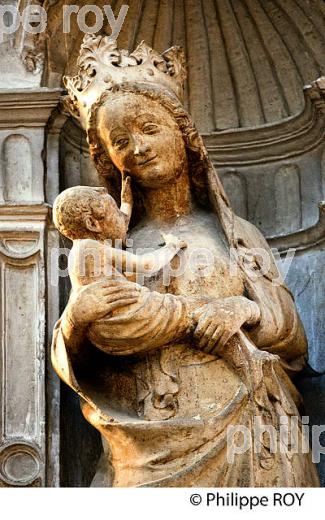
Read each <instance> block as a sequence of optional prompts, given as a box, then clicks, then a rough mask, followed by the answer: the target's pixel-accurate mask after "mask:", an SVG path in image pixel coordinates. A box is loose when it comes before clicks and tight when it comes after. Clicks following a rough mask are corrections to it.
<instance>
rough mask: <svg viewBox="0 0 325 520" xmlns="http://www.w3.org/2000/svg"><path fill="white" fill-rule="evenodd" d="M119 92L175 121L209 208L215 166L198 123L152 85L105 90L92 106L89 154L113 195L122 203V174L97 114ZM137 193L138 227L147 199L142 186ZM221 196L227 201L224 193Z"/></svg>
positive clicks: (194, 182) (195, 186)
mask: <svg viewBox="0 0 325 520" xmlns="http://www.w3.org/2000/svg"><path fill="white" fill-rule="evenodd" d="M117 92H123V93H126V92H130V93H133V94H138V95H141V96H145V97H148V98H150V99H152V100H154V101H158V102H159V103H160V104H161V105H162V106H163V107H164V108H165V109H166V110H167V111H168V112H169V113H170V114H171V115H172V116H173V117H174V119H175V121H176V123H177V125H178V127H179V129H180V131H181V133H182V136H183V139H184V143H185V147H186V152H187V158H188V164H189V176H190V182H191V190H192V193H193V195H194V197H195V199H196V201H197V202H198V203H199V204H200V205H204V206H208V205H209V194H208V193H209V190H208V181H207V177H208V171H209V169H211V168H213V166H212V165H211V162H210V160H209V158H208V155H207V152H206V149H205V146H204V144H203V141H202V138H201V136H200V135H199V133H198V131H197V129H196V127H195V124H194V122H193V121H192V120H191V118H190V116H189V114H188V113H187V112H186V110H185V109H184V107H183V106H182V105H181V104H180V102H179V101H177V100H176V99H175V98H174V97H173V96H171V95H170V94H169V93H168V91H161V90H157V89H155V88H153V87H150V86H149V85H148V84H142V83H136V84H135V83H132V84H130V83H124V84H120V85H113V86H111V87H109V88H108V89H107V90H105V92H103V94H102V95H101V96H100V98H99V99H98V100H97V102H96V103H94V104H93V105H92V109H91V114H90V117H89V120H88V128H87V139H88V144H89V151H90V155H91V157H92V158H93V160H94V163H95V166H96V169H97V171H98V174H99V176H100V177H101V180H103V181H104V182H105V184H106V186H107V188H108V190H109V192H110V193H111V195H112V196H113V197H114V198H115V199H116V201H117V202H118V203H119V199H120V186H121V175H119V174H118V170H117V168H116V167H115V165H114V164H113V162H112V161H111V159H110V157H109V155H108V153H107V151H106V150H105V149H104V147H103V145H102V143H101V140H100V137H99V135H98V129H97V114H98V110H99V108H100V107H101V106H102V105H103V104H104V103H105V102H106V101H107V100H109V98H110V97H111V96H112V94H114V93H117ZM133 191H134V192H135V193H134V195H135V196H134V201H135V208H134V214H135V218H134V219H132V221H133V224H134V223H135V221H137V220H138V219H139V217H140V214H141V213H143V202H142V200H143V197H142V194H141V189H140V187H139V186H133ZM221 196H222V197H225V196H224V193H223V192H222V193H221Z"/></svg>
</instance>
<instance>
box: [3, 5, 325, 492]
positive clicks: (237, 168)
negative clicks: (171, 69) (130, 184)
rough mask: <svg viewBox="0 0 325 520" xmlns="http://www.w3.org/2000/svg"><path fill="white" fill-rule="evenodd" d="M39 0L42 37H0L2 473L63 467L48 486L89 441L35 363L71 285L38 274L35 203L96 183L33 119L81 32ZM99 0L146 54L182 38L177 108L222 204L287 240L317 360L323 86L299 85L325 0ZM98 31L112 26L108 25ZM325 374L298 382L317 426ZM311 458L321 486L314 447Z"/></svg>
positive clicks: (321, 34)
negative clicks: (205, 154) (210, 167)
mask: <svg viewBox="0 0 325 520" xmlns="http://www.w3.org/2000/svg"><path fill="white" fill-rule="evenodd" d="M11 3H14V2H11ZM28 3H31V2H30V0H24V1H22V2H20V7H21V8H24V7H25V6H26V5H27V4H28ZM32 3H37V2H35V1H33V2H32ZM40 3H41V4H42V5H43V6H44V7H45V8H46V9H47V11H48V28H47V32H46V34H44V35H43V36H44V38H43V37H39V38H38V37H30V35H27V34H25V33H24V32H23V31H22V30H20V31H18V32H17V33H16V34H15V35H13V36H8V37H7V38H6V39H5V41H4V43H3V44H2V45H1V46H0V70H1V78H0V82H1V87H0V88H1V89H3V88H5V89H7V90H6V91H0V242H1V246H0V247H1V249H0V266H1V270H0V287H1V293H0V306H1V312H0V315H1V316H5V317H6V316H8V317H10V326H8V321H4V319H5V318H2V322H1V326H0V327H1V328H0V334H1V335H0V346H1V350H0V366H1V370H2V377H1V380H2V386H1V390H0V403H1V407H2V408H1V410H2V414H1V416H0V424H1V429H0V435H1V438H0V480H1V484H0V485H6V486H7V485H10V486H11V485H45V484H46V483H47V484H48V485H59V473H60V471H61V485H70V486H81V485H88V484H89V482H90V481H91V478H92V475H93V473H94V471H95V462H96V459H97V458H98V454H99V451H100V441H99V437H98V436H97V434H96V433H95V432H94V430H93V429H91V427H90V426H88V424H87V423H86V422H85V421H84V419H83V417H82V416H81V413H80V410H79V404H78V401H77V399H76V397H75V396H74V395H73V394H72V393H71V392H70V391H69V389H68V388H66V387H64V388H62V392H61V393H60V387H59V384H58V381H57V379H56V376H55V375H54V374H53V371H52V369H51V368H50V367H49V366H48V365H47V358H46V356H47V354H46V352H47V347H46V345H47V342H48V341H49V340H50V334H51V330H52V327H53V324H54V322H55V320H56V319H57V317H58V314H59V299H60V297H61V304H62V305H64V299H65V298H66V296H67V291H68V288H67V287H65V285H64V282H63V283H61V285H60V287H59V286H58V285H55V284H54V285H53V284H52V285H51V283H50V278H51V274H52V273H51V265H50V255H49V254H47V253H48V252H50V251H51V250H52V248H55V247H58V237H57V234H56V232H55V230H54V229H53V227H51V225H50V224H49V221H48V220H47V214H48V213H47V212H48V208H47V206H46V204H45V203H44V201H47V202H48V203H49V204H51V203H52V202H53V200H54V197H55V196H56V194H57V193H58V191H59V190H62V189H63V188H65V187H68V186H72V185H75V184H79V183H81V184H93V185H96V184H98V178H97V174H96V170H95V169H94V166H93V165H92V163H91V161H90V159H89V154H88V148H87V144H86V142H85V138H84V135H83V134H82V132H81V131H80V129H79V128H78V127H76V126H75V124H74V123H72V121H71V120H68V121H67V122H66V123H65V117H64V116H63V115H62V114H60V113H59V112H54V114H53V115H52V117H51V120H50V121H49V123H48V125H47V127H46V132H45V124H46V121H47V120H48V117H49V115H50V112H51V110H52V109H53V107H54V106H55V105H56V103H57V99H58V96H59V93H58V92H55V93H54V92H52V93H51V91H49V90H48V89H47V88H46V87H51V88H52V87H60V86H61V80H62V75H63V74H64V73H66V74H73V73H74V71H75V63H76V58H77V54H78V51H79V47H80V43H81V41H82V38H83V34H82V33H81V32H80V31H79V29H78V27H77V24H76V17H75V16H74V15H73V16H72V17H71V32H70V33H69V34H63V32H62V7H63V4H65V5H67V4H78V5H79V6H80V7H82V6H83V5H84V4H87V3H88V2H87V1H86V0H79V1H78V2H76V1H75V0H68V1H66V0H65V1H63V0H57V1H56V0H45V1H44V2H43V1H41V2H40ZM94 3H95V4H96V5H98V6H102V5H104V4H107V1H105V0H97V1H96V2H94ZM109 3H110V5H112V8H113V10H114V12H115V13H117V12H118V11H119V9H120V6H121V5H122V4H123V3H128V4H129V12H128V14H127V16H126V20H125V22H124V24H123V27H122V30H121V33H120V36H119V44H120V46H121V47H125V48H129V49H131V48H134V46H135V45H136V44H137V43H139V42H140V41H141V40H142V39H144V40H146V42H147V43H148V44H150V45H151V46H153V47H154V48H156V49H157V50H158V51H163V50H165V49H166V48H168V47H169V46H170V45H171V44H179V45H182V46H183V47H184V48H185V51H186V55H187V62H188V72H189V77H188V82H187V88H186V105H187V107H188V109H189V111H190V112H191V114H192V115H193V117H194V119H195V121H196V122H197V124H198V127H199V130H200V131H201V132H203V133H204V139H205V142H206V144H207V147H208V150H209V153H210V155H211V157H212V159H213V161H214V163H215V164H216V166H217V168H218V171H219V173H220V176H221V178H222V181H223V183H224V186H225V188H226V191H227V192H228V194H229V196H230V199H231V201H232V204H233V206H234V207H235V209H236V211H237V212H238V214H239V215H241V216H243V217H245V218H248V219H249V220H251V221H252V222H254V223H255V224H256V225H257V226H258V227H260V229H261V230H262V231H263V232H264V234H265V235H266V236H267V237H268V238H269V240H270V243H271V245H272V247H276V248H277V249H278V250H279V251H280V252H281V254H282V255H283V256H282V258H285V255H286V251H287V250H288V248H290V247H294V248H295V249H296V250H297V252H296V254H295V257H294V259H293V262H292V264H291V266H290V269H289V272H288V276H287V282H288V284H289V286H290V288H291V289H292V291H293V292H294V294H295V297H296V299H297V303H298V308H299V311H300V314H301V316H302V319H303V321H304V325H305V328H306V331H307V334H308V339H309V348H310V364H311V366H312V367H313V368H314V369H315V370H317V371H323V370H324V369H325V356H324V349H323V344H324V334H325V330H324V318H323V317H324V312H325V301H324V282H323V280H324V208H323V206H321V207H320V209H319V203H320V201H322V200H323V199H324V198H325V145H324V128H325V116H324V108H323V107H324V100H323V97H324V95H323V94H322V93H321V91H320V90H321V89H316V90H315V89H314V90H313V91H310V95H309V94H305V95H304V91H303V87H304V85H306V84H310V83H311V82H312V81H314V80H315V79H316V78H318V77H319V76H321V75H324V74H325V31H324V28H325V7H324V2H323V1H322V0H287V1H285V2H280V1H279V0H241V1H240V2H238V1H237V0H218V1H213V0H204V1H203V2H198V1H196V0H134V1H133V0H132V2H124V1H123V0H114V1H113V2H109ZM17 4H18V2H17ZM104 31H106V32H107V33H108V34H109V33H110V29H109V27H108V26H107V25H106V26H105V27H104ZM44 59H45V62H44V63H43V60H44ZM39 85H43V87H42V89H40V90H39V89H38V87H39ZM18 87H23V90H22V91H17V88H18ZM26 87H29V88H31V90H29V91H27V90H25V89H26ZM12 89H16V91H15V92H13V90H12ZM44 133H45V134H46V135H45V140H44ZM17 150H19V151H20V152H19V153H17ZM42 151H43V153H42ZM44 151H46V154H45V153H44ZM45 159H46V161H45V163H44V160H45ZM44 165H45V166H46V168H44ZM45 267H47V269H46V268H45ZM27 287H28V290H27ZM45 287H47V291H46V293H45V292H44V290H45V289H44V288H45ZM17 291H18V292H17ZM59 293H60V294H61V296H60V294H59ZM13 294H14V295H15V296H14V299H13ZM17 294H19V297H18V296H17ZM19 307H21V308H19ZM33 320H34V327H33V326H32V323H31V322H32V321H33ZM45 323H46V327H45V328H44V324H45ZM24 327H25V328H24ZM22 330H23V331H24V334H21V331H22ZM44 334H46V336H44ZM47 334H48V336H47ZM17 374H19V376H17ZM324 379H325V377H324V376H323V377H322V378H321V377H318V378H317V377H313V378H310V377H308V378H307V379H304V380H303V381H301V388H302V391H303V393H304V398H305V406H306V410H305V413H306V415H310V417H311V421H312V423H313V424H323V423H324V417H325V409H324V405H323V404H322V403H324V402H325V400H324V399H323V397H325V381H324ZM8 396H12V398H11V400H10V402H9V401H8ZM10 403H11V404H10ZM46 403H47V406H45V404H46ZM46 408H47V410H46ZM60 413H61V417H62V421H60ZM63 418H64V419H63ZM37 421H38V423H37V424H36V422H37ZM26 424H27V426H26ZM60 424H61V426H60ZM44 425H46V428H45V426H44ZM80 431H82V433H83V435H80ZM320 470H321V479H322V483H323V485H325V461H324V458H323V459H322V461H321V464H320Z"/></svg>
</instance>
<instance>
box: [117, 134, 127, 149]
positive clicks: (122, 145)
mask: <svg viewBox="0 0 325 520" xmlns="http://www.w3.org/2000/svg"><path fill="white" fill-rule="evenodd" d="M128 143H129V140H128V138H127V137H120V138H119V139H116V140H115V141H114V146H116V147H117V148H119V149H120V150H121V149H122V148H125V147H126V146H127V145H128Z"/></svg>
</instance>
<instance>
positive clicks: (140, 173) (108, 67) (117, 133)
mask: <svg viewBox="0 0 325 520" xmlns="http://www.w3.org/2000/svg"><path fill="white" fill-rule="evenodd" d="M78 66H79V74H78V75H77V76H75V77H72V78H65V84H66V86H67V89H68V93H69V97H68V103H69V106H70V111H71V112H72V113H73V115H74V116H75V117H76V118H77V119H79V122H80V124H81V125H82V126H83V128H84V129H85V130H86V132H87V137H88V143H89V148H90V154H91V156H92V157H93V159H94V161H95V165H96V168H97V170H98V172H99V174H100V175H101V176H102V177H104V178H105V181H106V185H107V186H108V189H109V191H110V192H111V193H112V194H113V196H114V197H115V198H118V194H119V187H120V179H121V175H120V174H119V172H127V173H128V174H129V175H130V176H131V177H132V178H133V183H132V186H133V188H135V189H137V188H138V189H139V190H140V191H141V189H147V188H159V187H160V186H162V185H163V184H166V183H170V182H172V181H174V180H175V179H177V176H178V175H179V174H180V172H181V171H183V170H184V164H186V166H187V167H188V171H189V178H190V182H191V188H192V192H193V195H194V197H195V199H196V200H197V201H198V202H201V203H204V204H206V203H207V199H208V196H207V194H208V189H207V171H208V169H209V168H211V163H210V162H209V160H208V156H207V153H206V150H205V147H204V145H203V142H202V139H201V137H200V136H199V134H198V132H197V130H196V127H195V125H194V123H193V121H192V120H191V118H190V116H189V114H188V113H187V112H186V110H185V109H184V107H183V104H182V98H183V90H184V81H185V77H186V74H185V59H184V55H183V51H182V50H181V49H180V48H179V47H173V48H171V49H169V50H168V51H166V52H164V53H163V54H161V55H160V54H158V53H157V52H155V51H154V50H153V49H151V48H149V47H148V46H147V45H146V44H145V43H143V42H142V43H141V44H140V45H139V46H138V47H137V49H136V50H135V51H134V52H133V53H131V54H129V53H128V52H127V51H120V50H118V49H117V45H116V42H115V41H112V40H110V39H109V38H108V37H106V36H90V35H86V36H85V39H84V42H83V45H82V47H81V51H80V56H79V60H78ZM136 199H137V198H136V197H135V201H136Z"/></svg>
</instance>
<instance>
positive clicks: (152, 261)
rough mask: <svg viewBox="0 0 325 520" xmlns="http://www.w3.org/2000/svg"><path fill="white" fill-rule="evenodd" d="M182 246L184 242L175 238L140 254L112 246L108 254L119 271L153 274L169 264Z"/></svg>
mask: <svg viewBox="0 0 325 520" xmlns="http://www.w3.org/2000/svg"><path fill="white" fill-rule="evenodd" d="M183 247H186V246H185V244H184V242H182V241H180V240H177V239H175V240H174V241H173V242H169V243H168V244H166V245H165V246H164V247H162V248H160V249H157V250H156V251H151V252H150V253H144V254H142V255H135V254H133V253H130V252H129V251H124V250H122V249H114V248H109V249H110V252H109V254H110V255H111V257H112V260H113V265H114V267H115V268H116V269H117V270H118V271H120V272H123V273H135V274H136V273H148V274H149V273H150V274H154V273H157V272H158V271H160V269H162V268H163V267H164V266H165V265H167V264H169V262H170V261H171V260H172V259H173V258H174V256H175V255H176V254H177V253H178V252H179V251H180V250H181V249H182V248H183Z"/></svg>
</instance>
